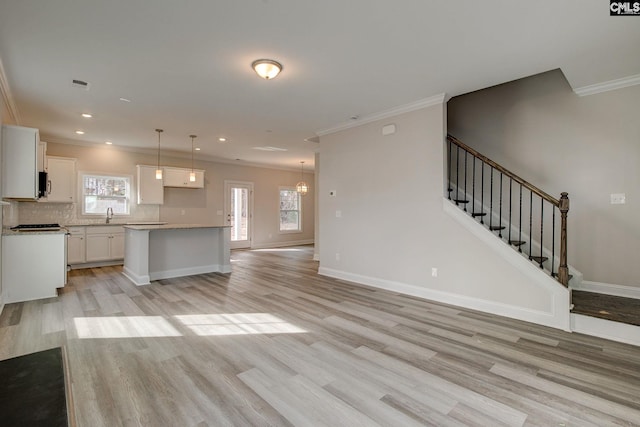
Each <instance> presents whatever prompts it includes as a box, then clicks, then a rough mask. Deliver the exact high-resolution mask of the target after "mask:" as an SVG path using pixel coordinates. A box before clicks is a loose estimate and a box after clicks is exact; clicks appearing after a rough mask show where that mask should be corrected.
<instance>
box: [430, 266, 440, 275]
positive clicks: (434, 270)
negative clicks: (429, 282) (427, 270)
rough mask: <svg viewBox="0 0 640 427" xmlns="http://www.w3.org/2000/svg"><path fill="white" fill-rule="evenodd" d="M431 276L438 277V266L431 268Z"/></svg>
mask: <svg viewBox="0 0 640 427" xmlns="http://www.w3.org/2000/svg"><path fill="white" fill-rule="evenodd" d="M431 277H438V269H437V268H436V267H433V268H432V269H431Z"/></svg>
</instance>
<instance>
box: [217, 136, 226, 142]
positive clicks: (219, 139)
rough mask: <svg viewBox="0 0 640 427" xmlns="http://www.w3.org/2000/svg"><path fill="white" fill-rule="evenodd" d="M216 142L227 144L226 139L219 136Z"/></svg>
mask: <svg viewBox="0 0 640 427" xmlns="http://www.w3.org/2000/svg"><path fill="white" fill-rule="evenodd" d="M218 142H227V138H225V137H223V136H221V137H220V138H218Z"/></svg>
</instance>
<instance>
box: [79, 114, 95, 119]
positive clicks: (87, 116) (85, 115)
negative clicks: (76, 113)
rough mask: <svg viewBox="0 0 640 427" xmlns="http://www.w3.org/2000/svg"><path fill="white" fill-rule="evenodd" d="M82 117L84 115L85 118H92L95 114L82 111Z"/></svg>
mask: <svg viewBox="0 0 640 427" xmlns="http://www.w3.org/2000/svg"><path fill="white" fill-rule="evenodd" d="M82 117H84V118H85V119H90V118H91V117H93V115H91V114H89V113H82Z"/></svg>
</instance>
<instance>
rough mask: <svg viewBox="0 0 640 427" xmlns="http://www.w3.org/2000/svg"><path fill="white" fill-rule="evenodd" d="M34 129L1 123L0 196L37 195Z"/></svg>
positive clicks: (36, 150) (36, 156)
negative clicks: (0, 194) (0, 175)
mask: <svg viewBox="0 0 640 427" xmlns="http://www.w3.org/2000/svg"><path fill="white" fill-rule="evenodd" d="M39 142H40V133H39V132H38V129H33V128H25V127H21V126H10V125H3V126H2V197H4V198H6V199H33V200H35V199H37V198H38V152H39V149H38V144H39Z"/></svg>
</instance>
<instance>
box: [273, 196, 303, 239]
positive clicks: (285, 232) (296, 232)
mask: <svg viewBox="0 0 640 427" xmlns="http://www.w3.org/2000/svg"><path fill="white" fill-rule="evenodd" d="M282 190H288V191H294V192H295V191H296V187H295V186H290V185H281V186H279V187H278V234H300V233H303V230H302V196H301V195H300V193H298V211H297V212H298V229H296V230H281V229H280V214H281V213H282V209H280V192H281V191H282Z"/></svg>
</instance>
